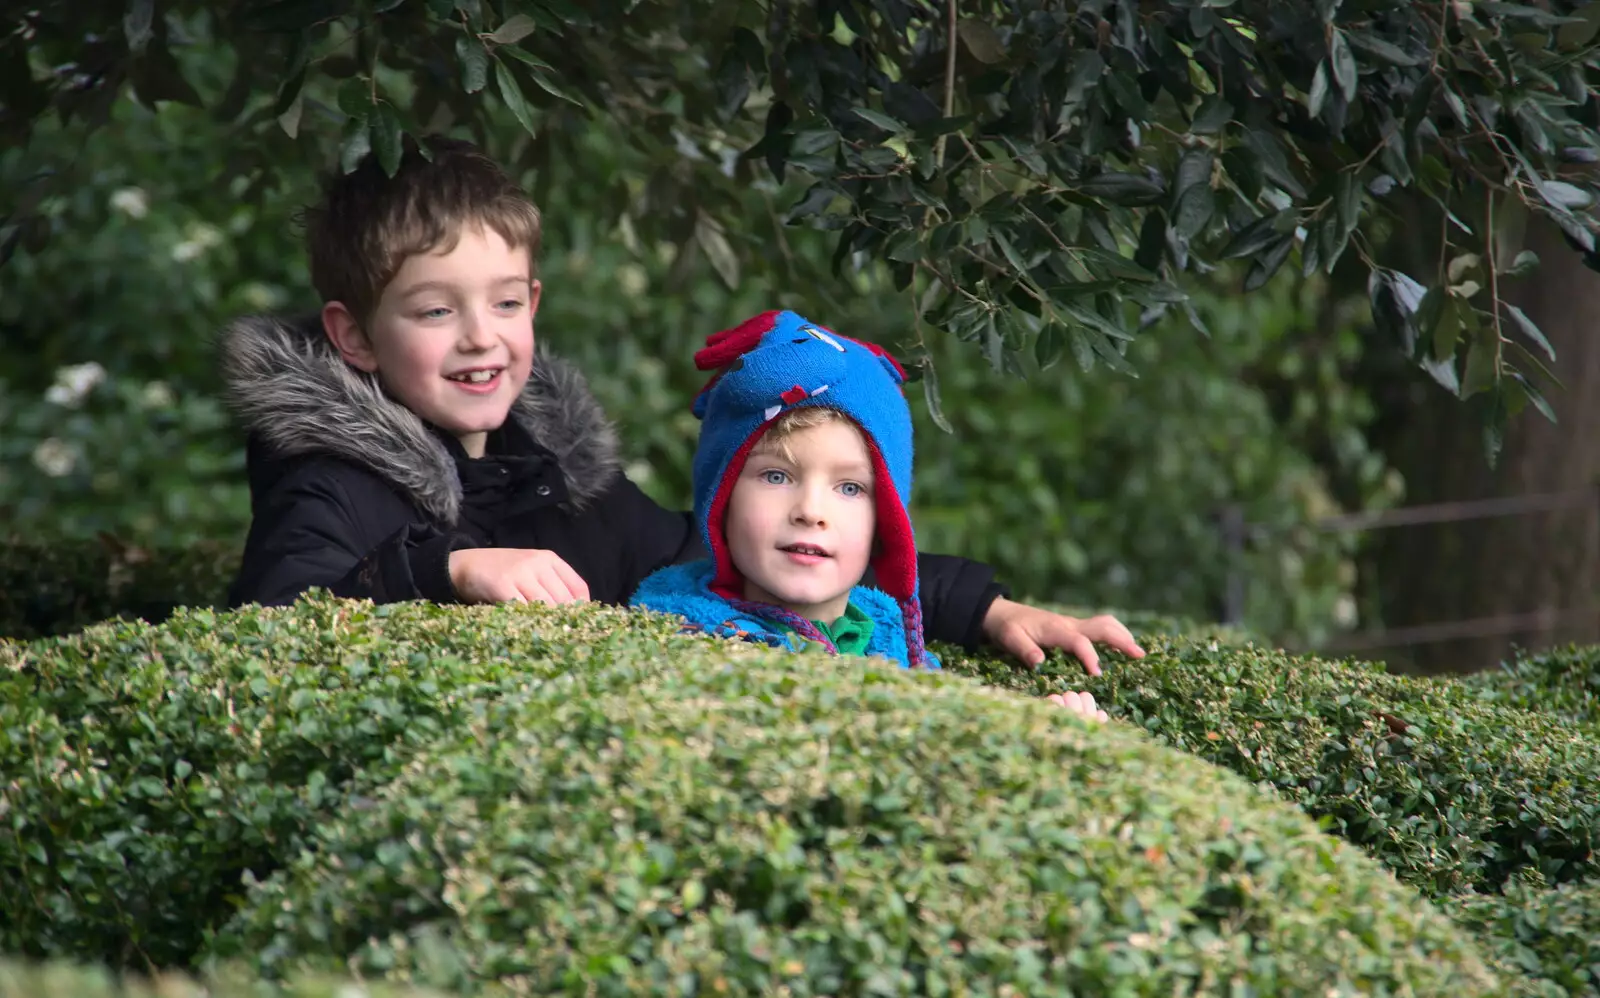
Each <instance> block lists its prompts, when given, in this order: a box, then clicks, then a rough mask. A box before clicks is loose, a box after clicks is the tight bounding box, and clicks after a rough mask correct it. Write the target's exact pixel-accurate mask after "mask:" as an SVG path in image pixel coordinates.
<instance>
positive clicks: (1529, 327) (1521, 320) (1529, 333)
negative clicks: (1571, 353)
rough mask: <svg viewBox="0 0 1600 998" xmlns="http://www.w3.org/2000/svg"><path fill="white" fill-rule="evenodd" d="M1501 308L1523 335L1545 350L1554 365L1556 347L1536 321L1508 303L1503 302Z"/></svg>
mask: <svg viewBox="0 0 1600 998" xmlns="http://www.w3.org/2000/svg"><path fill="white" fill-rule="evenodd" d="M1500 307H1501V308H1503V309H1505V310H1506V314H1507V315H1509V316H1511V318H1512V319H1513V320H1514V321H1515V322H1516V324H1517V328H1518V329H1520V330H1522V335H1524V336H1526V337H1527V338H1528V339H1530V340H1532V341H1533V343H1534V345H1535V346H1537V347H1538V348H1539V349H1540V350H1543V351H1544V355H1545V356H1546V357H1549V358H1550V362H1551V363H1552V364H1553V363H1555V359H1556V349H1555V347H1553V346H1551V345H1550V341H1549V340H1548V339H1546V338H1545V335H1544V333H1543V332H1542V331H1540V329H1539V327H1538V326H1537V325H1536V324H1535V323H1534V321H1533V320H1532V319H1530V318H1528V314H1527V313H1526V312H1524V311H1523V310H1522V309H1520V308H1518V307H1517V306H1515V305H1513V304H1511V303H1510V302H1508V301H1502V302H1501V303H1500Z"/></svg>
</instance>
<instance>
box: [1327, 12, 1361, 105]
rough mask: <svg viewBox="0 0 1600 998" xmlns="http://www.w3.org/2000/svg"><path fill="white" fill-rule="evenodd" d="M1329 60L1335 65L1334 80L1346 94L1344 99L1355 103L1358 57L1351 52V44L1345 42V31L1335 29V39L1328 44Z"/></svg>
mask: <svg viewBox="0 0 1600 998" xmlns="http://www.w3.org/2000/svg"><path fill="white" fill-rule="evenodd" d="M1328 58H1329V60H1330V61H1332V63H1333V78H1334V80H1335V81H1337V82H1338V84H1339V89H1340V90H1341V91H1342V92H1343V93H1344V99H1345V100H1347V101H1349V102H1351V103H1354V102H1355V99H1356V84H1357V82H1358V76H1357V72H1356V57H1355V56H1354V55H1353V54H1352V53H1351V52H1350V43H1349V42H1347V41H1345V38H1344V32H1343V31H1339V30H1338V29H1334V32H1333V38H1332V40H1330V41H1329V42H1328Z"/></svg>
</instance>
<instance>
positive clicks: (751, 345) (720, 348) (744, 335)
mask: <svg viewBox="0 0 1600 998" xmlns="http://www.w3.org/2000/svg"><path fill="white" fill-rule="evenodd" d="M779 314H780V313H778V312H762V313H761V314H760V315H753V316H751V317H750V318H748V319H746V320H744V321H743V322H741V323H739V324H738V325H737V326H734V327H733V328H732V329H724V330H722V331H721V332H718V333H712V334H711V335H710V336H707V337H706V345H705V346H703V347H701V348H700V349H699V350H697V351H695V355H694V366H695V369H696V370H700V371H716V372H717V373H716V374H713V375H712V376H711V378H710V380H708V381H707V382H706V383H705V386H704V387H702V388H701V389H700V390H699V391H698V392H695V395H694V400H693V403H698V402H699V401H700V398H701V396H703V395H705V394H706V393H707V392H709V391H711V389H712V387H713V386H714V385H716V383H717V382H718V381H720V380H722V369H723V368H725V367H727V366H728V365H729V364H731V363H733V362H734V360H736V359H737V358H739V357H743V356H744V355H745V354H747V353H749V352H750V351H751V350H754V349H755V348H756V347H757V346H758V345H759V344H760V343H761V337H763V336H765V335H767V334H768V333H770V332H772V327H773V326H776V325H777V324H778V316H779ZM693 403H691V407H692V406H693Z"/></svg>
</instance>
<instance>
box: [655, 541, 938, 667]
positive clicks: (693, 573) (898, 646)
mask: <svg viewBox="0 0 1600 998" xmlns="http://www.w3.org/2000/svg"><path fill="white" fill-rule="evenodd" d="M715 574H716V568H715V566H714V565H713V564H712V563H711V562H710V561H709V560H706V561H695V562H689V563H688V564H684V565H672V566H670V567H668V568H663V569H661V570H659V571H657V572H655V573H653V574H652V575H651V576H650V577H649V578H647V579H645V580H644V583H643V584H642V585H641V586H640V587H639V591H638V592H637V593H636V594H634V597H633V600H632V604H633V605H634V606H637V607H644V608H645V609H648V610H655V611H658V612H660V613H675V614H677V615H678V616H680V617H682V618H684V620H686V621H688V622H689V624H690V625H692V626H693V627H694V628H696V629H699V630H703V631H705V632H706V633H708V634H715V635H718V636H720V637H747V638H750V639H752V640H756V641H764V642H766V643H767V644H770V645H773V646H774V647H778V648H787V649H789V650H791V651H798V650H800V648H801V647H803V646H804V644H805V639H803V638H801V637H800V636H799V635H797V634H795V633H794V632H793V631H790V630H787V629H785V628H784V627H782V626H781V625H779V624H777V623H775V622H773V621H770V620H766V619H764V618H761V617H756V616H754V615H752V614H748V613H743V612H741V611H740V610H738V609H737V608H735V607H734V606H733V604H731V603H729V602H728V601H727V600H726V599H724V598H722V597H721V596H718V595H717V594H716V593H714V592H712V591H711V580H712V578H713V576H714V575H715ZM850 603H851V605H853V606H855V607H856V608H857V609H859V610H861V612H863V613H865V614H866V615H867V616H868V617H870V618H872V638H871V640H870V641H869V642H868V644H867V652H866V653H867V654H868V655H878V656H882V657H883V658H891V659H894V660H895V661H896V662H898V663H900V665H901V666H902V667H905V666H906V664H907V657H908V655H907V651H906V632H905V619H904V618H903V617H902V616H901V613H900V605H899V604H898V603H896V602H895V600H894V598H893V597H891V596H890V595H889V594H888V593H885V592H882V591H880V590H877V589H873V588H871V587H869V586H856V587H855V588H854V589H852V590H850ZM924 654H925V655H926V658H925V666H924V667H925V668H930V669H937V668H939V659H938V658H937V657H936V656H935V655H934V654H933V653H932V652H924Z"/></svg>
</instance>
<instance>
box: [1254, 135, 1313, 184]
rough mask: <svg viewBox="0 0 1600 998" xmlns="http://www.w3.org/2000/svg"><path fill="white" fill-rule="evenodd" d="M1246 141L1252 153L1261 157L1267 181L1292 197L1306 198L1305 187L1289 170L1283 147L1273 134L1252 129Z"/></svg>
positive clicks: (1261, 166)
mask: <svg viewBox="0 0 1600 998" xmlns="http://www.w3.org/2000/svg"><path fill="white" fill-rule="evenodd" d="M1244 140H1245V145H1246V146H1248V147H1249V149H1250V151H1251V152H1254V153H1255V154H1256V156H1257V157H1259V161H1260V168H1261V170H1262V172H1263V173H1265V174H1266V176H1267V179H1269V180H1271V181H1272V182H1273V183H1275V184H1277V185H1278V186H1279V187H1281V188H1283V190H1284V192H1285V193H1287V194H1289V195H1290V196H1292V197H1297V198H1303V197H1305V196H1306V189H1305V186H1304V185H1302V184H1301V183H1300V179H1299V178H1298V177H1296V176H1295V175H1294V173H1293V172H1292V171H1291V170H1290V169H1289V161H1288V159H1287V158H1286V157H1285V155H1284V152H1283V146H1282V145H1280V144H1279V142H1278V140H1277V138H1275V137H1274V136H1273V135H1272V133H1270V132H1266V131H1262V130H1261V129H1251V130H1250V131H1248V132H1246V133H1245V136H1244Z"/></svg>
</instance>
